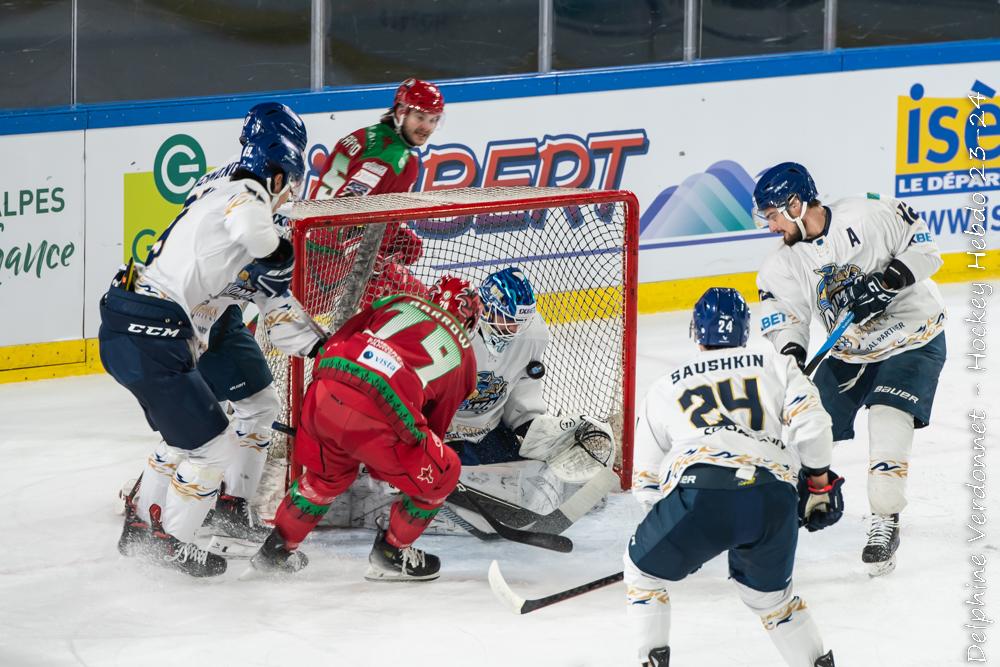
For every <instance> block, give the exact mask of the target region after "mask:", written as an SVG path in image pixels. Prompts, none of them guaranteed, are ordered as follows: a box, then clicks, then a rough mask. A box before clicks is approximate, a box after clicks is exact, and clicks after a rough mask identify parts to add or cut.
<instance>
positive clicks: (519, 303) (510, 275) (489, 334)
mask: <svg viewBox="0 0 1000 667" xmlns="http://www.w3.org/2000/svg"><path fill="white" fill-rule="evenodd" d="M479 297H480V298H481V299H482V300H483V321H482V323H481V325H480V332H481V333H482V334H483V340H484V341H485V342H486V345H487V347H489V348H490V349H491V350H493V352H495V353H497V354H499V353H501V352H503V351H504V350H505V349H506V348H507V346H508V345H510V343H511V341H513V340H514V338H515V337H516V336H517V334H519V333H520V332H521V331H523V330H524V328H525V327H527V326H528V325H529V324H530V323H531V318H533V317H534V316H535V311H536V310H537V304H536V301H535V290H534V289H532V287H531V283H530V282H528V279H527V278H526V277H525V275H524V273H523V272H522V271H521V269H519V268H517V267H516V266H512V267H509V268H506V269H504V270H503V271H497V272H496V273H491V274H490V275H489V276H487V277H486V280H484V281H483V284H482V285H481V286H480V288H479Z"/></svg>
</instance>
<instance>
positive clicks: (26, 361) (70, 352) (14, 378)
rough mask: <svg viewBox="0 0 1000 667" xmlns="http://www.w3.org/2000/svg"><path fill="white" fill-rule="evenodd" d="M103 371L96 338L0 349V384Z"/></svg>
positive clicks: (11, 346)
mask: <svg viewBox="0 0 1000 667" xmlns="http://www.w3.org/2000/svg"><path fill="white" fill-rule="evenodd" d="M103 372H104V367H103V366H101V356H100V353H99V351H98V346H97V339H96V338H88V339H86V340H73V341H59V342H57V343H35V344H32V345H10V346H7V347H0V384H6V383H9V382H27V381H29V380H49V379H52V378H63V377H71V376H74V375H90V374H92V373H103Z"/></svg>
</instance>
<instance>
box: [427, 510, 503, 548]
mask: <svg viewBox="0 0 1000 667" xmlns="http://www.w3.org/2000/svg"><path fill="white" fill-rule="evenodd" d="M441 515H442V516H444V517H445V518H446V519H448V520H449V521H451V522H452V523H454V524H455V525H456V526H458V527H459V528H461V529H462V530H464V531H466V532H467V533H469V535H472V536H473V537H475V538H478V539H480V540H482V541H483V542H494V541H496V540H502V539H503V538H502V537H500V534H499V533H487V532H486V531H483V530H479V529H478V528H476V527H475V526H473V525H472V524H471V523H470V522H469V521H466V520H465V518H464V517H463V516H462V515H461V514H459V513H458V512H456V511H455V510H453V509H452V508H450V507H448V506H447V505H442V507H441Z"/></svg>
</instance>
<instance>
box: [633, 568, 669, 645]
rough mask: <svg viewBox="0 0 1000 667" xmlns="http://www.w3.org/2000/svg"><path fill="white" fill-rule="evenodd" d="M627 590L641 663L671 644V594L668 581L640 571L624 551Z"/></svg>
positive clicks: (635, 642)
mask: <svg viewBox="0 0 1000 667" xmlns="http://www.w3.org/2000/svg"><path fill="white" fill-rule="evenodd" d="M624 562H625V590H626V601H627V602H628V622H629V626H631V630H632V645H633V646H634V647H635V648H636V651H637V653H636V657H637V658H638V661H639V663H640V664H641V663H644V662H646V660H647V659H648V658H649V652H650V651H652V650H653V649H657V648H662V647H665V646H669V645H670V596H669V595H667V587H666V585H667V582H666V581H664V580H663V579H658V578H656V577H651V576H649V575H648V574H646V573H645V572H643V571H641V570H640V569H639V568H637V567H636V566H635V564H634V563H633V562H632V559H631V558H629V555H628V551H626V552H625V558H624Z"/></svg>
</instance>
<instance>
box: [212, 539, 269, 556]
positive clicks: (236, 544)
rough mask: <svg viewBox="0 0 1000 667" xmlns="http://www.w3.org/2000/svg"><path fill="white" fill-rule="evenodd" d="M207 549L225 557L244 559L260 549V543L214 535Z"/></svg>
mask: <svg viewBox="0 0 1000 667" xmlns="http://www.w3.org/2000/svg"><path fill="white" fill-rule="evenodd" d="M205 549H206V550H207V551H209V552H210V553H213V554H215V555H217V556H222V557H223V558H227V559H234V560H244V559H247V558H250V557H252V556H253V555H254V554H255V553H257V552H258V551H259V550H260V543H259V542H251V541H249V540H240V539H236V538H235V537H226V536H225V535H212V538H211V539H210V540H209V542H208V546H206V547H205Z"/></svg>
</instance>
